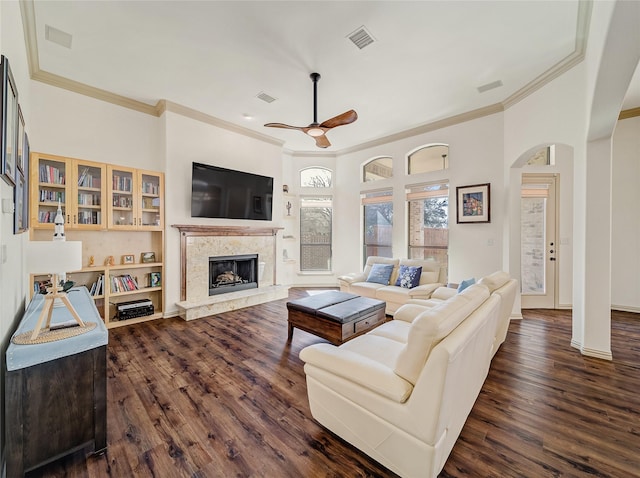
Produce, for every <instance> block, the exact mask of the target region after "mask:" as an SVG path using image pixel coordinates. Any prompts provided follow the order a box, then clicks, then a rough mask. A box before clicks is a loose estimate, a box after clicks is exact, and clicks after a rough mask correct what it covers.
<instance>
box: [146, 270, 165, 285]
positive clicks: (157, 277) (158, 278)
mask: <svg viewBox="0 0 640 478" xmlns="http://www.w3.org/2000/svg"><path fill="white" fill-rule="evenodd" d="M161 285H162V274H160V272H151V273H150V274H149V287H160V286H161Z"/></svg>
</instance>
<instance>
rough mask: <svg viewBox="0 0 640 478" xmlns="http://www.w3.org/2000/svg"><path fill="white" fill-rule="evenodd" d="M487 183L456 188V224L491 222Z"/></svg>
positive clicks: (488, 186)
mask: <svg viewBox="0 0 640 478" xmlns="http://www.w3.org/2000/svg"><path fill="white" fill-rule="evenodd" d="M490 188H491V185H490V184H489V183H486V184H474V185H471V186H458V187H457V188H456V212H457V216H456V222H457V223H458V224H464V223H477V222H491V197H490Z"/></svg>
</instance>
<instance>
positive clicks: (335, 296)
mask: <svg viewBox="0 0 640 478" xmlns="http://www.w3.org/2000/svg"><path fill="white" fill-rule="evenodd" d="M385 306H386V304H385V302H384V301H382V300H376V299H370V298H368V297H360V296H359V295H355V294H349V293H347V292H339V291H329V292H323V293H321V294H317V295H313V296H311V297H305V298H304V299H297V300H292V301H290V302H287V309H288V310H289V319H288V322H289V338H288V341H291V339H292V338H293V328H294V327H297V328H299V329H301V330H304V331H305V332H309V333H311V334H314V335H317V336H318V337H322V338H323V339H327V340H328V341H329V342H331V343H332V344H334V345H340V344H342V343H344V342H346V341H347V340H349V339H352V338H354V337H357V336H358V335H362V334H364V333H365V332H367V331H369V330H371V329H373V328H374V327H377V326H378V325H380V324H382V323H383V322H384V321H385V317H386V316H385V313H384V309H385Z"/></svg>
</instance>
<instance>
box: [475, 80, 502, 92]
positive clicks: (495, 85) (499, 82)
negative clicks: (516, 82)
mask: <svg viewBox="0 0 640 478" xmlns="http://www.w3.org/2000/svg"><path fill="white" fill-rule="evenodd" d="M500 86H502V80H496V81H492V82H491V83H487V84H486V85H482V86H478V93H484V92H485V91H489V90H493V89H494V88H498V87H500Z"/></svg>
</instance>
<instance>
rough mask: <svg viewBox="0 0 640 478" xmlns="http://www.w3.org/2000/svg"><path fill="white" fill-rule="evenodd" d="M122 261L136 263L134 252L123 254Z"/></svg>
mask: <svg viewBox="0 0 640 478" xmlns="http://www.w3.org/2000/svg"><path fill="white" fill-rule="evenodd" d="M122 263H123V264H134V263H135V259H134V257H133V254H126V255H124V256H122Z"/></svg>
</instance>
